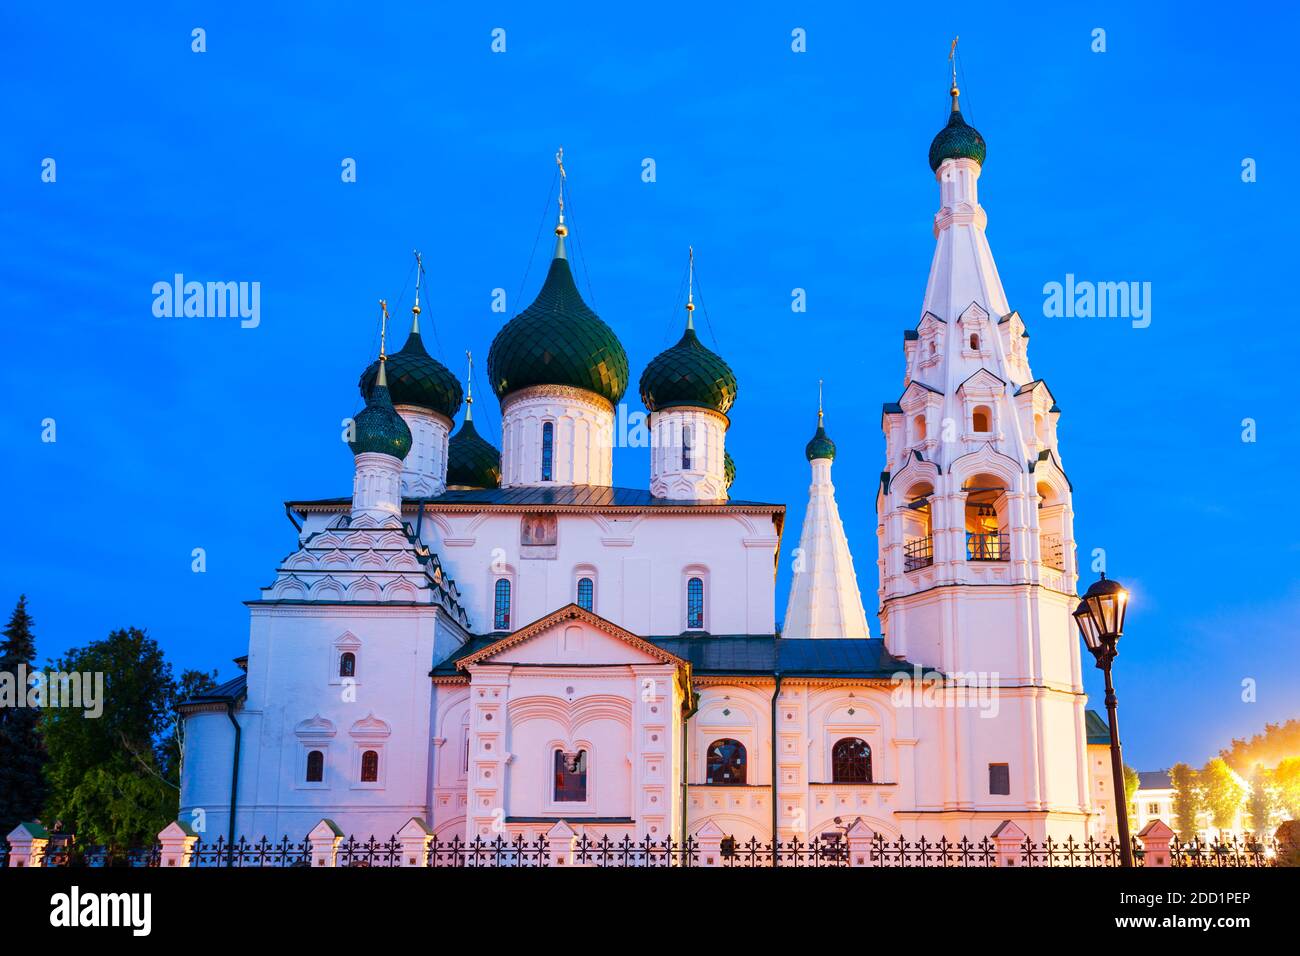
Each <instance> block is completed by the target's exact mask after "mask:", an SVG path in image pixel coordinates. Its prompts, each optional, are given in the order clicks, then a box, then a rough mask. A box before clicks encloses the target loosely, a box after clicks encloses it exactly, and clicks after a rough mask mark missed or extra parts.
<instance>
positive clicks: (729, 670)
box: [430, 632, 937, 679]
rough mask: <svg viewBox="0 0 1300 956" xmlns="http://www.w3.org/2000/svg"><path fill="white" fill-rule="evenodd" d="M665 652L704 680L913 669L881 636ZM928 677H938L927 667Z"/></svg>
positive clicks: (717, 638) (736, 640)
mask: <svg viewBox="0 0 1300 956" xmlns="http://www.w3.org/2000/svg"><path fill="white" fill-rule="evenodd" d="M502 636H503V635H501V634H486V635H481V636H478V637H474V638H472V639H470V640H469V641H467V642H466V643H465V644H464V645H462V646H461V647H460V648H458V649H457V651H456V653H454V654H453V655H451V656H450V657H448V658H447V659H446V660H444V661H442V662H440V663H439V664H437V665H436V666H435V667H434V668H433V670H432V671H431V672H430V673H431V675H432V676H434V677H449V676H453V675H455V674H458V673H460V671H459V670H458V668H457V666H456V665H457V662H458V661H460V660H462V659H463V658H466V657H469V656H470V655H472V654H475V653H477V652H478V651H481V650H482V649H483V648H485V647H487V646H488V645H489V644H492V643H494V642H495V641H498V640H500V639H501V637H502ZM645 639H646V640H648V641H650V642H651V643H653V644H654V645H656V646H657V647H659V648H660V649H662V650H664V651H667V652H668V653H669V654H672V655H674V656H676V657H680V658H681V659H682V660H685V661H689V662H690V665H691V670H692V672H693V673H695V674H696V675H699V676H735V677H771V676H773V675H774V674H776V673H777V672H780V673H781V675H782V676H784V677H862V678H871V679H880V678H887V677H891V676H893V675H894V674H895V673H898V672H899V671H902V672H904V673H907V674H909V675H910V674H911V673H912V665H911V664H910V663H909V662H908V661H905V660H903V659H902V658H901V657H895V656H893V655H892V654H890V653H889V652H888V651H887V650H886V649H885V642H884V641H883V640H881V639H879V638H865V639H864V638H843V639H824V638H806V639H805V638H790V639H783V638H779V637H777V636H776V635H774V634H707V633H702V632H701V633H692V634H675V635H671V636H658V637H647V638H645ZM926 673H931V674H933V673H937V671H934V670H933V669H930V668H927V669H926Z"/></svg>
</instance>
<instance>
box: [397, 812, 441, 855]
mask: <svg viewBox="0 0 1300 956" xmlns="http://www.w3.org/2000/svg"><path fill="white" fill-rule="evenodd" d="M432 840H433V831H432V830H430V829H429V824H427V823H425V822H424V821H423V820H421V819H420V818H419V817H411V819H409V820H407V821H406V823H405V825H403V827H402V829H400V830H398V831H397V842H398V843H399V844H401V847H402V862H401V865H402V866H424V864H425V857H426V856H427V855H428V853H429V843H430V842H432Z"/></svg>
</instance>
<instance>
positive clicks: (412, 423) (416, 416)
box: [397, 405, 452, 498]
mask: <svg viewBox="0 0 1300 956" xmlns="http://www.w3.org/2000/svg"><path fill="white" fill-rule="evenodd" d="M397 413H398V414H399V415H401V416H402V419H403V420H404V421H405V422H406V424H407V427H408V428H410V429H411V450H410V452H408V453H407V456H406V458H405V460H404V461H403V462H402V495H403V496H404V497H406V498H423V497H425V496H429V495H440V494H442V493H443V492H444V491H446V490H447V442H448V440H449V438H450V436H451V429H452V422H451V420H450V419H449V418H445V417H443V416H442V415H438V414H436V413H434V412H431V411H430V410H429V409H427V408H420V407H418V406H416V405H398V406H397Z"/></svg>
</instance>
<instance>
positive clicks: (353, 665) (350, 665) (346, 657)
mask: <svg viewBox="0 0 1300 956" xmlns="http://www.w3.org/2000/svg"><path fill="white" fill-rule="evenodd" d="M339 676H340V677H356V676H357V655H355V654H353V653H352V652H351V651H345V652H344V653H342V654H341V655H339Z"/></svg>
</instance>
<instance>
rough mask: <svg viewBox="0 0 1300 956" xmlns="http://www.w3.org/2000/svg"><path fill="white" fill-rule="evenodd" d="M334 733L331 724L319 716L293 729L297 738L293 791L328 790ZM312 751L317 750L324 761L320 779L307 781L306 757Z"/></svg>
mask: <svg viewBox="0 0 1300 956" xmlns="http://www.w3.org/2000/svg"><path fill="white" fill-rule="evenodd" d="M336 732H337V731H335V729H334V724H333V722H331V721H330V720H328V719H327V718H325V717H322V716H321V715H320V714H316V715H314V716H312V717H308V718H307V719H306V720H303V721H300V722H299V723H298V726H297V727H296V728H294V736H295V737H297V738H298V753H297V760H296V761H295V763H294V767H295V770H294V789H295V790H328V789H329V788H330V741H331V740H332V739H333V738H334V735H335V733H336ZM313 750H319V751H320V752H321V756H322V757H323V758H324V759H323V763H322V768H321V779H320V780H313V781H309V780H308V779H307V755H308V754H309V753H311V752H312V751H313Z"/></svg>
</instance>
